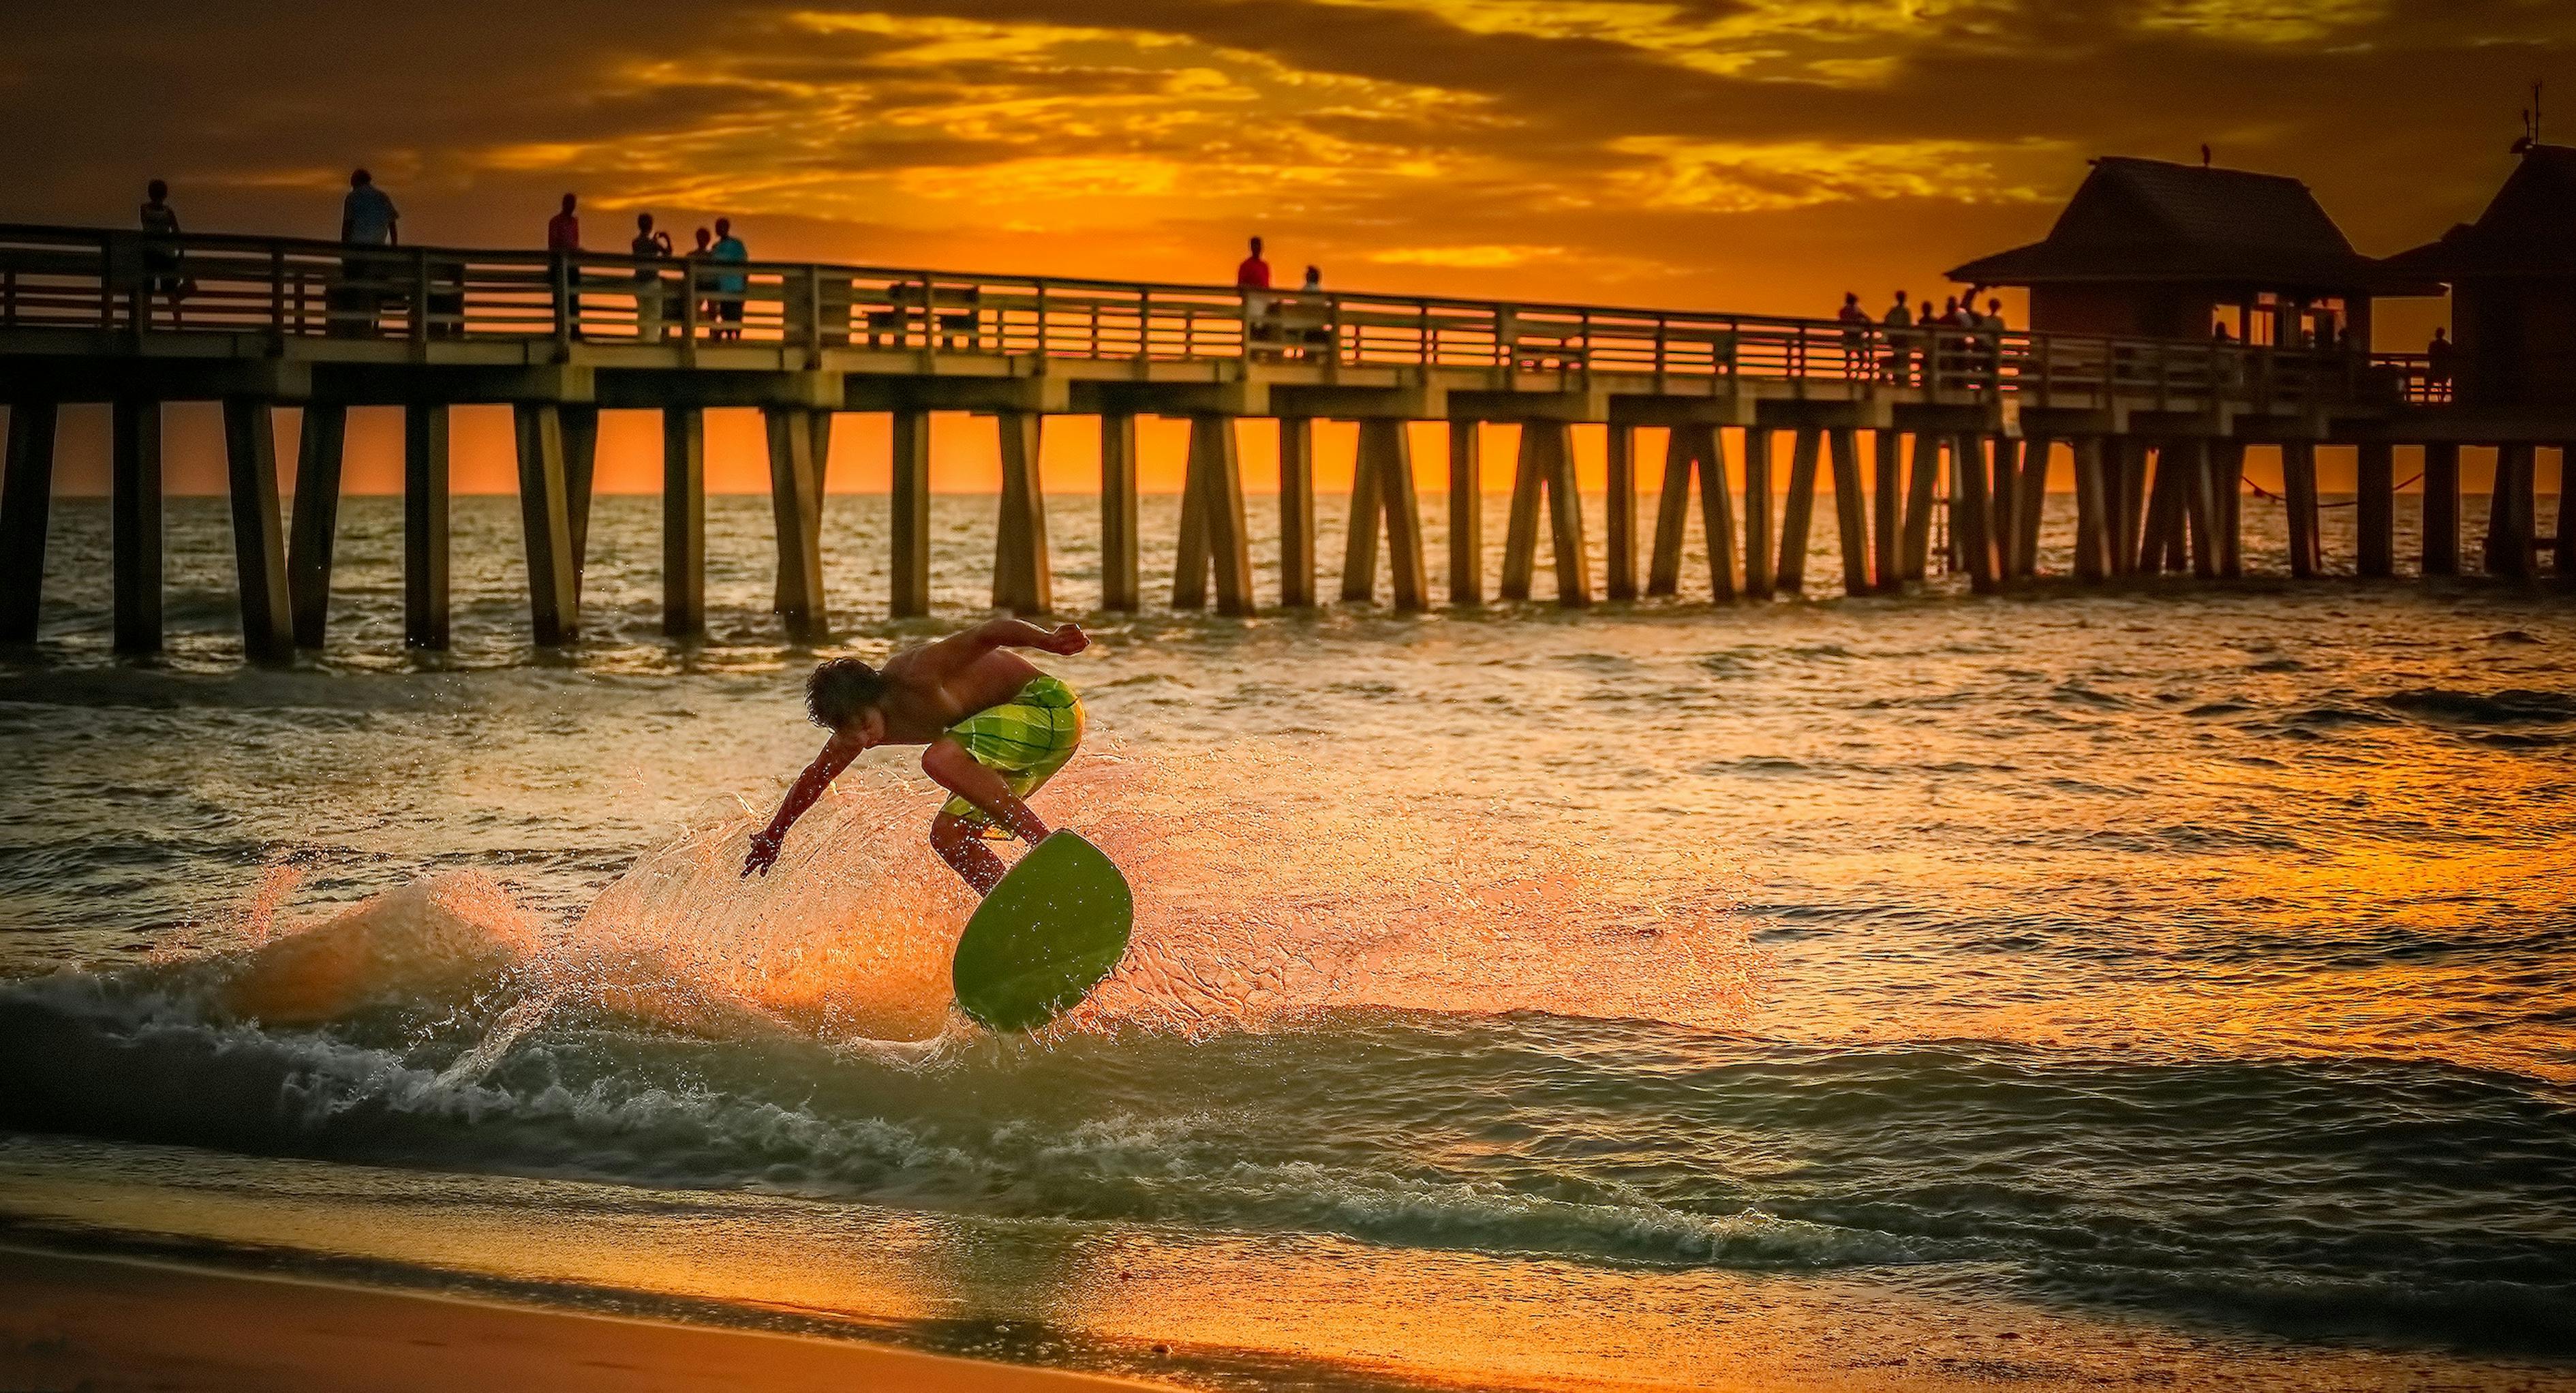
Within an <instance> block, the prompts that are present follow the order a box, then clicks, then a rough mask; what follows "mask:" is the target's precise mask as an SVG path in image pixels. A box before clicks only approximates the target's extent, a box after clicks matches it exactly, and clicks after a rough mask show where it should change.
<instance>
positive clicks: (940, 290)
mask: <svg viewBox="0 0 2576 1393" xmlns="http://www.w3.org/2000/svg"><path fill="white" fill-rule="evenodd" d="M877 303H878V304H880V305H882V306H883V307H884V308H881V309H870V310H867V311H866V314H867V326H868V347H870V348H875V347H878V346H879V345H880V343H881V342H883V341H885V340H888V339H890V340H892V341H893V345H894V346H895V347H897V348H901V347H903V346H904V345H905V342H906V340H907V338H908V337H909V336H910V335H911V334H912V333H913V332H915V331H916V330H915V326H919V328H918V332H919V333H920V334H921V336H922V342H923V346H924V347H930V346H934V345H933V343H932V340H933V338H934V337H935V338H936V340H937V342H936V344H935V346H936V347H939V348H955V347H957V346H958V345H960V344H961V343H962V344H963V345H964V346H965V348H966V350H967V351H968V352H970V353H972V352H979V351H981V349H982V347H983V340H984V335H983V321H984V290H983V287H981V286H974V285H955V286H952V285H939V286H932V285H922V284H918V283H907V284H901V285H895V286H892V287H889V288H888V291H887V293H886V295H885V297H884V298H883V299H882V300H879V301H877Z"/></svg>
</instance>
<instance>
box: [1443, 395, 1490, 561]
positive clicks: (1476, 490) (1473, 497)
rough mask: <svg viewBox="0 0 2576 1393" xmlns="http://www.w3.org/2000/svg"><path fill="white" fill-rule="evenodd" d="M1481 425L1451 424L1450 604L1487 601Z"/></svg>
mask: <svg viewBox="0 0 2576 1393" xmlns="http://www.w3.org/2000/svg"><path fill="white" fill-rule="evenodd" d="M1479 424H1480V423H1479V422H1476V421H1458V420H1453V421H1451V422H1450V423H1449V603H1450V604H1452V605H1481V604H1483V603H1484V602H1485V501H1484V499H1485V495H1484V489H1485V447H1484V442H1483V436H1482V435H1481V433H1480V432H1479V430H1478V426H1479Z"/></svg>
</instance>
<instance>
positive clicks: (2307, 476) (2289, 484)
mask: <svg viewBox="0 0 2576 1393" xmlns="http://www.w3.org/2000/svg"><path fill="white" fill-rule="evenodd" d="M2281 495H2282V499H2283V504H2282V506H2283V507H2284V508H2285V509H2286V510H2287V511H2288V513H2289V518H2288V524H2289V532H2290V574H2291V575H2293V576H2296V577H2298V578H2299V579H2301V580H2305V579H2307V578H2309V577H2311V576H2313V575H2315V574H2317V571H2318V568H2319V565H2320V563H2321V562H2322V560H2323V558H2322V557H2320V556H2319V555H2318V547H2317V542H2318V536H2317V446H2316V442H2315V441H2312V440H2292V441H2288V442H2285V443H2284V444H2283V445H2282V446H2281Z"/></svg>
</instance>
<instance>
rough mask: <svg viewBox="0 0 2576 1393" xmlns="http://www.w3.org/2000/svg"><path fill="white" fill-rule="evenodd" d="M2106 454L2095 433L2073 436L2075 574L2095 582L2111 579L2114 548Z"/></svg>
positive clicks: (2116, 543) (2105, 449) (2079, 577)
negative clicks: (2074, 437)
mask: <svg viewBox="0 0 2576 1393" xmlns="http://www.w3.org/2000/svg"><path fill="white" fill-rule="evenodd" d="M2110 453H2111V452H2110V451H2109V450H2108V449H2107V448H2105V442H2104V440H2103V439H2102V437H2100V436H2098V435H2083V436H2077V437H2076V439H2075V576H2076V579H2078V580H2082V581H2086V582H2090V583H2092V584H2096V585H2099V584H2100V583H2102V582H2103V581H2106V580H2109V579H2110V578H2111V576H2112V573H2113V570H2114V567H2113V565H2112V557H2113V556H2114V554H2115V553H2116V551H2117V549H2118V542H2117V540H2116V539H2115V538H2114V536H2113V534H2112V529H2113V519H2112V516H2111V488H2110V484H2109V481H2108V479H2107V478H2106V475H2107V473H2108V470H2109V464H2110V462H2109V459H2108V456H2109V455H2110Z"/></svg>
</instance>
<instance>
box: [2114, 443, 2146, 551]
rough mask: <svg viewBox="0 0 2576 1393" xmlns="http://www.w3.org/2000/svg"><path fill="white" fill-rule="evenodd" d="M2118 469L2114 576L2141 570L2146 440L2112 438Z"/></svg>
mask: <svg viewBox="0 0 2576 1393" xmlns="http://www.w3.org/2000/svg"><path fill="white" fill-rule="evenodd" d="M2112 441H2113V445H2114V449H2115V453H2114V455H2113V456H2112V458H2113V460H2114V461H2115V462H2116V464H2117V469H2116V471H2115V473H2114V475H2113V477H2112V480H2111V483H2112V494H2111V497H2112V517H2113V518H2115V519H2116V520H2117V524H2116V527H2117V530H2116V531H2115V532H2114V534H2113V536H2114V539H2115V541H2116V543H2117V545H2116V546H2115V547H2114V548H2113V549H2112V552H2111V572H2112V574H2114V575H2122V576H2127V575H2135V574H2137V573H2138V572H2139V570H2140V569H2142V562H2143V560H2144V557H2145V540H2146V531H2147V442H2146V441H2145V440H2144V439H2141V438H2140V437H2138V436H2134V435H2122V436H2114V437H2112Z"/></svg>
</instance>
